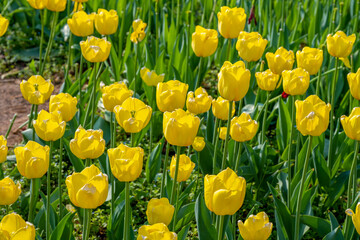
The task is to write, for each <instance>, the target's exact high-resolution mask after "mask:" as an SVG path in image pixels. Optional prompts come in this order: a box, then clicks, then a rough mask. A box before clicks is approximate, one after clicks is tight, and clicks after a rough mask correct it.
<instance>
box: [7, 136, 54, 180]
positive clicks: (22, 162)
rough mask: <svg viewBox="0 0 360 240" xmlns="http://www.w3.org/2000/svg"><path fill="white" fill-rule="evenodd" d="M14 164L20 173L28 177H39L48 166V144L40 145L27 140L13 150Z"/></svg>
mask: <svg viewBox="0 0 360 240" xmlns="http://www.w3.org/2000/svg"><path fill="white" fill-rule="evenodd" d="M14 153H15V157H16V165H17V169H18V170H19V172H20V174H21V175H22V176H24V177H26V178H28V179H32V178H41V177H42V176H44V174H45V173H46V172H47V170H48V168H49V153H50V148H49V147H48V146H44V147H43V146H41V145H40V144H38V143H37V142H33V141H28V142H27V144H26V145H25V146H24V147H17V148H15V150H14Z"/></svg>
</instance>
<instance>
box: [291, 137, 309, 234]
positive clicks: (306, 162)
mask: <svg viewBox="0 0 360 240" xmlns="http://www.w3.org/2000/svg"><path fill="white" fill-rule="evenodd" d="M308 139H309V141H308V147H307V151H306V158H305V163H304V168H303V172H302V176H301V182H300V191H299V195H298V199H297V206H296V217H295V240H299V239H300V238H299V232H300V211H301V202H302V199H303V198H302V195H303V192H304V184H305V177H306V173H307V169H308V166H309V160H310V153H311V147H312V139H313V137H312V136H311V135H310V136H309V138H308Z"/></svg>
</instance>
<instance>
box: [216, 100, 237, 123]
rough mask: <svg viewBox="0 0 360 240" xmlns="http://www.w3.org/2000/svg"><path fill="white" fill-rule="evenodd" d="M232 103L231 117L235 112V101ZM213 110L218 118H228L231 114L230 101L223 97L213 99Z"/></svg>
mask: <svg viewBox="0 0 360 240" xmlns="http://www.w3.org/2000/svg"><path fill="white" fill-rule="evenodd" d="M232 105H233V107H232V111H231V117H233V116H234V114H235V107H234V103H232ZM212 112H213V114H214V116H215V117H216V118H218V119H221V120H227V119H228V115H229V101H228V100H226V99H224V98H222V97H218V98H217V99H216V100H215V99H214V100H212Z"/></svg>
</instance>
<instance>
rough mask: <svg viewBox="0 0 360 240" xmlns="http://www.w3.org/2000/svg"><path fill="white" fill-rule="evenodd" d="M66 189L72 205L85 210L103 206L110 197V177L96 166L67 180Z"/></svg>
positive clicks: (74, 174)
mask: <svg viewBox="0 0 360 240" xmlns="http://www.w3.org/2000/svg"><path fill="white" fill-rule="evenodd" d="M65 183H66V187H67V189H68V193H69V198H70V201H71V202H72V204H74V205H75V206H77V207H80V208H85V209H94V208H97V207H99V206H101V205H102V204H103V203H104V202H105V200H106V197H107V195H108V188H109V183H108V176H107V175H106V174H104V173H102V172H101V171H100V169H98V168H97V167H96V166H95V165H91V166H90V167H87V168H85V169H84V170H82V171H81V172H80V173H73V174H72V175H70V176H68V177H67V178H66V181H65Z"/></svg>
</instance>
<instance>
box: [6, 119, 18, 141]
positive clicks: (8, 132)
mask: <svg viewBox="0 0 360 240" xmlns="http://www.w3.org/2000/svg"><path fill="white" fill-rule="evenodd" d="M16 117H17V114H16V113H15V114H14V116H13V118H12V119H11V122H10V125H9V128H8V130H7V131H6V134H5V138H6V139H7V138H8V136H9V134H10V131H11V129H12V127H13V125H14V122H15V119H16Z"/></svg>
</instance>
